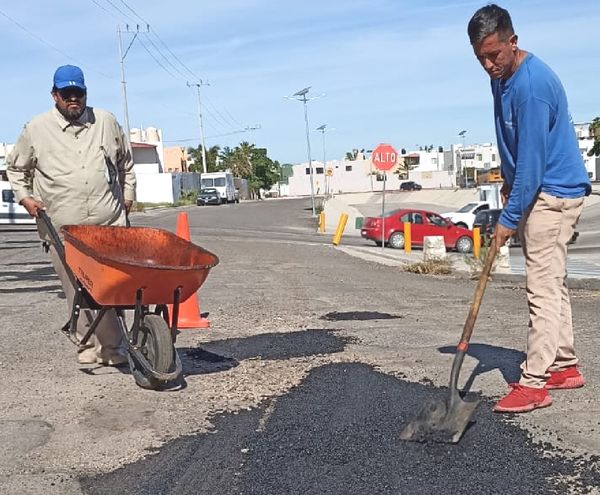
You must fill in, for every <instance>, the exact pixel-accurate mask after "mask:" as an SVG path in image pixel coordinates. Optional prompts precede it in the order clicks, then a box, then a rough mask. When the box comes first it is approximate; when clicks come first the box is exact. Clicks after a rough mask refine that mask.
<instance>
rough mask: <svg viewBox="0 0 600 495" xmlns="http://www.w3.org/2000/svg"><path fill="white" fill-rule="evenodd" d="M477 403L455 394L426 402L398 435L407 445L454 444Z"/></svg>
mask: <svg viewBox="0 0 600 495" xmlns="http://www.w3.org/2000/svg"><path fill="white" fill-rule="evenodd" d="M478 404H479V401H478V400H477V401H472V402H467V401H464V400H462V399H461V398H460V397H459V395H458V394H457V393H455V395H451V396H450V397H449V398H447V399H446V400H441V399H431V400H429V401H427V402H426V403H425V404H424V406H423V408H422V409H421V411H420V412H419V414H418V415H417V417H416V418H415V419H414V420H413V421H411V422H410V423H408V424H407V425H406V426H405V427H404V429H403V430H402V432H401V433H400V439H401V440H406V441H408V442H421V443H423V442H429V441H431V442H438V443H458V441H459V440H460V439H461V437H462V435H463V433H464V432H465V430H466V429H467V427H468V426H469V423H470V422H471V418H472V417H473V414H474V413H475V409H476V408H477V406H478Z"/></svg>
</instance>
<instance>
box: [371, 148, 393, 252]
mask: <svg viewBox="0 0 600 495" xmlns="http://www.w3.org/2000/svg"><path fill="white" fill-rule="evenodd" d="M397 161H398V153H397V152H396V150H395V149H394V147H393V146H392V145H390V144H379V145H377V147H376V148H375V149H374V150H373V154H372V155H371V162H372V163H373V165H374V166H375V168H376V169H377V170H380V171H382V172H383V190H382V195H381V249H384V247H385V216H384V215H385V183H386V182H387V174H386V172H387V171H388V170H391V169H393V168H394V167H395V166H396V163H397Z"/></svg>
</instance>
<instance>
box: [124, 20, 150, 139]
mask: <svg viewBox="0 0 600 495" xmlns="http://www.w3.org/2000/svg"><path fill="white" fill-rule="evenodd" d="M146 30H147V32H148V31H150V28H149V27H148V26H146ZM139 32H140V27H139V26H136V29H135V31H132V30H130V29H129V25H126V26H125V31H121V26H119V25H117V39H118V41H119V43H118V44H119V63H120V64H121V89H122V91H123V114H124V119H125V122H124V123H125V137H126V139H127V142H130V140H131V136H130V134H129V109H128V107H127V83H126V82H125V57H126V56H127V53H129V49H130V48H131V45H133V42H134V41H135V39H136V38H137V35H138V34H139ZM121 33H134V34H133V38H132V39H131V43H129V46H128V47H127V50H125V53H123V42H122V39H121Z"/></svg>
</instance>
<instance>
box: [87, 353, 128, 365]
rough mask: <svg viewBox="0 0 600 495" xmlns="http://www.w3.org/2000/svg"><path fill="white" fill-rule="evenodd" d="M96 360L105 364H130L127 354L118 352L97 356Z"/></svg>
mask: <svg viewBox="0 0 600 495" xmlns="http://www.w3.org/2000/svg"><path fill="white" fill-rule="evenodd" d="M95 362H96V363H98V364H101V365H103V366H121V365H123V364H128V363H129V359H128V358H127V354H121V353H118V352H116V353H114V354H110V355H107V356H98V357H96V361H95Z"/></svg>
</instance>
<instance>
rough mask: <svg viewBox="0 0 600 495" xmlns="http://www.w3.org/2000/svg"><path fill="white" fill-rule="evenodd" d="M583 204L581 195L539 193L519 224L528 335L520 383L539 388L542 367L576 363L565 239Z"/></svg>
mask: <svg viewBox="0 0 600 495" xmlns="http://www.w3.org/2000/svg"><path fill="white" fill-rule="evenodd" d="M582 209H583V198H577V199H564V198H556V197H554V196H551V195H549V194H546V193H540V194H539V196H538V198H537V199H536V201H535V203H534V204H533V207H532V208H531V210H530V211H529V212H528V213H526V215H525V217H524V218H523V220H522V222H521V225H520V226H519V234H520V239H521V242H522V246H523V254H524V256H525V273H526V278H527V281H526V290H527V303H528V306H529V318H530V321H529V327H530V328H529V335H528V338H527V358H526V359H525V361H523V363H522V364H521V380H520V383H521V385H525V386H528V387H535V388H543V387H544V385H545V383H546V381H547V380H548V378H549V377H550V375H549V373H548V370H553V371H555V370H558V369H562V368H565V367H567V366H572V365H575V364H577V357H576V356H575V348H574V344H573V322H572V318H571V301H570V300H569V290H568V287H567V243H568V242H569V240H570V239H571V236H572V235H573V232H574V231H575V226H576V225H577V221H578V220H579V216H580V215H581V210H582Z"/></svg>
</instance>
